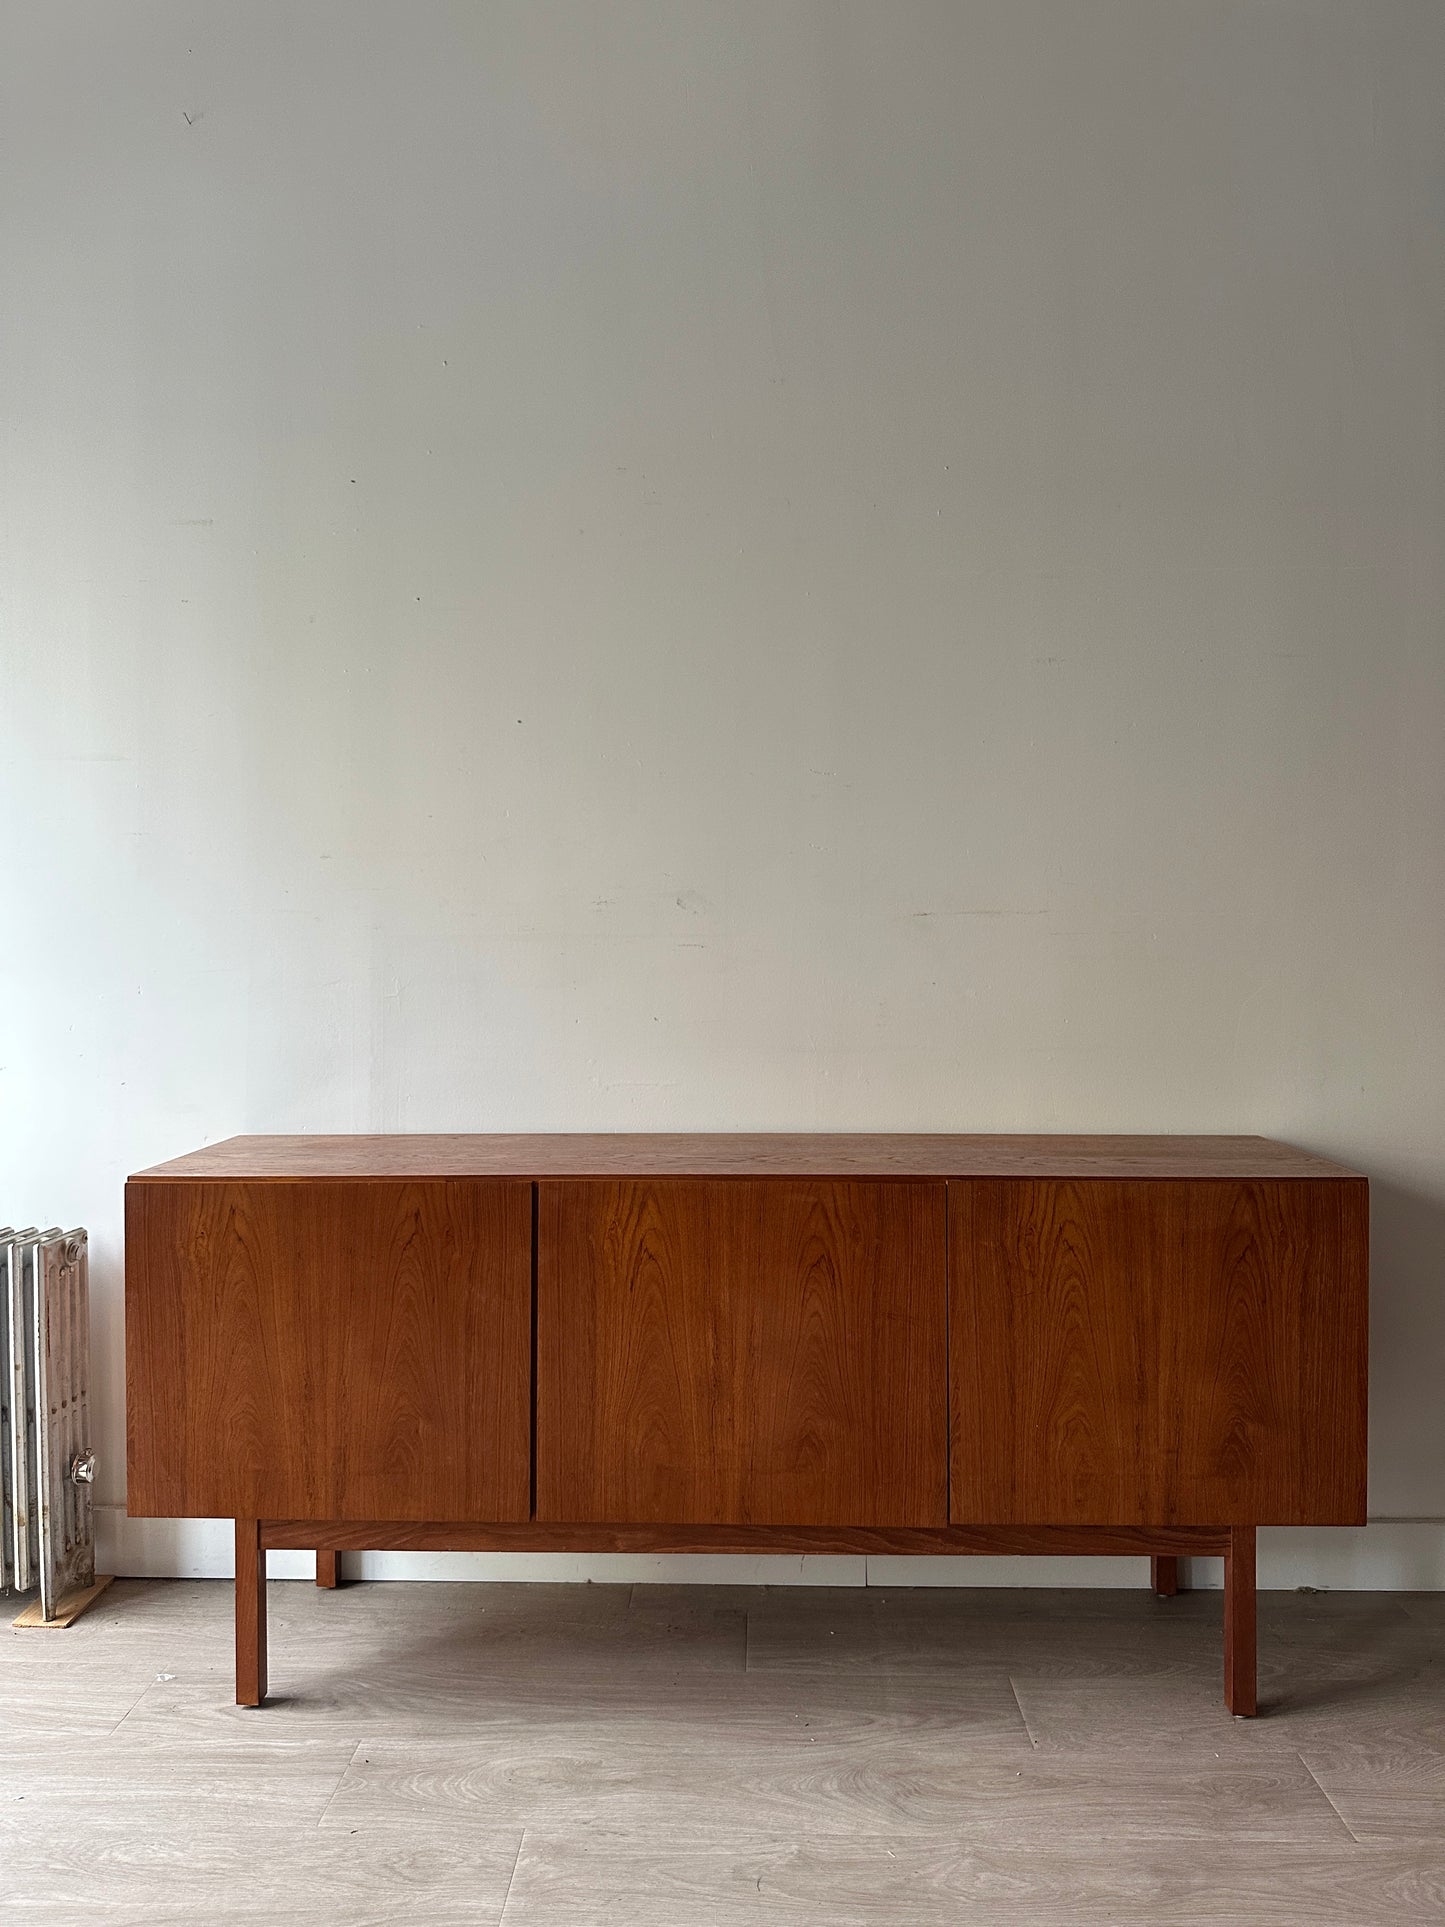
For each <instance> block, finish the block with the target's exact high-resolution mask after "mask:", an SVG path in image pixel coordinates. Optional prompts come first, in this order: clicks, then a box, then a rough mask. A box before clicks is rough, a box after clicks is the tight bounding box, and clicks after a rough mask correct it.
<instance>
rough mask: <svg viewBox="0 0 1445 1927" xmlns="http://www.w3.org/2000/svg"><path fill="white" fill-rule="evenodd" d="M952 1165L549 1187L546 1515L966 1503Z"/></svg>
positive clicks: (742, 1516) (916, 1521)
mask: <svg viewBox="0 0 1445 1927" xmlns="http://www.w3.org/2000/svg"><path fill="white" fill-rule="evenodd" d="M944 1317H945V1289H944V1190H943V1187H942V1185H939V1184H912V1183H892V1184H864V1183H849V1184H842V1183H834V1182H825V1181H814V1182H804V1183H800V1182H793V1183H771V1184H759V1183H753V1182H749V1181H745V1180H744V1181H740V1180H725V1181H717V1182H692V1181H669V1180H658V1181H655V1182H646V1181H639V1182H619V1183H605V1184H578V1183H564V1184H545V1185H542V1186H541V1187H540V1192H539V1205H538V1249H537V1330H538V1356H537V1517H538V1518H539V1519H541V1520H552V1521H567V1522H572V1523H581V1522H587V1521H594V1520H595V1521H608V1522H644V1523H656V1524H666V1525H672V1526H686V1525H698V1524H740V1525H742V1524H751V1525H853V1526H867V1525H900V1526H902V1525H942V1524H944V1523H945V1522H946V1520H947V1494H946V1484H945V1481H946V1475H947V1465H946V1453H945V1449H944V1443H943V1433H944V1420H945V1413H946V1389H945V1370H946V1345H945V1336H944Z"/></svg>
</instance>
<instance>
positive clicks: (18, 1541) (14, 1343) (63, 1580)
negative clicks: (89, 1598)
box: [0, 1229, 95, 1619]
mask: <svg viewBox="0 0 1445 1927" xmlns="http://www.w3.org/2000/svg"><path fill="white" fill-rule="evenodd" d="M89 1382H90V1277H89V1266H88V1260H87V1251H86V1236H85V1233H84V1232H83V1231H59V1230H54V1231H36V1230H33V1229H32V1230H29V1231H8V1230H0V1593H6V1592H9V1591H11V1590H12V1589H13V1590H14V1591H17V1592H28V1591H29V1590H30V1588H31V1587H32V1586H36V1585H38V1586H39V1588H40V1609H41V1613H42V1615H43V1616H44V1617H45V1618H46V1619H50V1618H53V1617H54V1615H55V1612H56V1608H57V1607H58V1606H59V1604H60V1602H61V1601H62V1600H63V1599H65V1598H66V1597H67V1596H68V1595H69V1594H70V1593H73V1592H77V1591H79V1590H80V1589H81V1588H83V1587H85V1586H89V1585H92V1584H93V1583H94V1580H95V1524H94V1519H93V1515H92V1508H91V1484H92V1481H93V1480H94V1478H95V1456H94V1454H93V1453H92V1451H91V1449H90V1431H89V1428H90V1413H89V1397H88V1393H89Z"/></svg>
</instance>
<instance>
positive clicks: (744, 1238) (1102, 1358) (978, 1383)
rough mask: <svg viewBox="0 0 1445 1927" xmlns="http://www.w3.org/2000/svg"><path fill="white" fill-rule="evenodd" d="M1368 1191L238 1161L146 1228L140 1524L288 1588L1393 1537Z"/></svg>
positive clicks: (1311, 1176) (1238, 1662)
mask: <svg viewBox="0 0 1445 1927" xmlns="http://www.w3.org/2000/svg"><path fill="white" fill-rule="evenodd" d="M1367 1212H1368V1203H1367V1187H1366V1183H1365V1180H1364V1179H1363V1178H1362V1177H1361V1176H1359V1175H1358V1174H1357V1173H1355V1172H1353V1171H1348V1170H1345V1169H1343V1168H1342V1167H1341V1166H1339V1165H1336V1164H1332V1163H1329V1162H1327V1161H1326V1160H1325V1159H1323V1158H1319V1157H1315V1156H1312V1155H1310V1154H1309V1153H1307V1152H1303V1151H1297V1150H1293V1149H1291V1148H1290V1147H1288V1146H1286V1145H1281V1144H1275V1143H1272V1142H1270V1141H1269V1140H1267V1139H1264V1138H1221V1137H1198V1138H1179V1137H1171V1138H1162V1137H1161V1138H1135V1137H934V1136H928V1137H921V1136H868V1137H859V1136H845V1135H828V1136H807V1137H801V1136H727V1137H724V1136H667V1137H628V1136H602V1137H581V1136H545V1137H461V1136H457V1137H428V1136H408V1137H305V1138H296V1137H289V1138H288V1137H273V1138H264V1137H251V1138H232V1139H230V1140H228V1141H227V1142H225V1143H222V1144H217V1145H213V1146H211V1147H209V1148H208V1149H206V1150H202V1151H197V1152H194V1153H193V1154H191V1155H190V1156H188V1157H182V1158H177V1159H176V1160H174V1161H173V1162H171V1163H169V1164H162V1165H157V1166H156V1167H155V1168H154V1169H152V1170H149V1171H143V1172H141V1173H139V1174H138V1175H137V1176H135V1177H133V1178H132V1179H131V1180H130V1181H129V1183H128V1184H127V1186H126V1358H127V1378H128V1384H127V1416H128V1455H129V1509H130V1512H131V1513H132V1515H135V1516H157V1515H161V1516H167V1517H179V1516H184V1517H196V1516H218V1515H219V1516H222V1517H227V1518H233V1519H234V1520H235V1521H236V1630H237V1649H236V1660H237V1679H236V1691H237V1699H238V1701H240V1703H242V1704H243V1705H259V1704H260V1703H261V1701H262V1700H263V1699H264V1698H265V1693H266V1621H265V1570H266V1554H267V1551H268V1549H271V1548H278V1547H298V1546H299V1547H314V1548H316V1551H317V1574H318V1579H319V1580H320V1581H321V1582H322V1583H334V1580H335V1574H336V1555H337V1553H338V1552H340V1551H343V1550H346V1549H354V1548H363V1549H364V1548H398V1549H399V1548H455V1549H468V1548H477V1549H505V1550H518V1551H522V1550H552V1549H556V1550H575V1551H603V1550H606V1551H614V1550H646V1551H660V1550H676V1551H686V1552H697V1551H719V1552H726V1551H738V1550H779V1551H791V1552H859V1553H880V1554H881V1553H898V1552H903V1553H923V1552H935V1553H958V1552H995V1553H996V1552H1029V1553H1035V1552H1037V1553H1043V1552H1100V1553H1119V1552H1126V1553H1140V1554H1146V1555H1149V1556H1151V1557H1152V1559H1153V1561H1154V1569H1153V1576H1154V1583H1155V1586H1156V1589H1157V1590H1159V1591H1161V1592H1169V1591H1172V1590H1173V1589H1174V1585H1175V1583H1176V1577H1175V1575H1176V1562H1177V1560H1178V1557H1179V1555H1181V1554H1191V1553H1195V1554H1205V1555H1211V1554H1213V1555H1222V1556H1223V1559H1224V1562H1225V1589H1224V1622H1225V1699H1226V1703H1227V1704H1228V1706H1229V1707H1230V1708H1231V1710H1232V1711H1234V1712H1236V1713H1252V1712H1253V1711H1254V1710H1255V1634H1254V1625H1255V1620H1254V1544H1255V1528H1256V1527H1257V1526H1259V1525H1358V1524H1361V1523H1363V1521H1364V1518H1365V1431H1366V1344H1367V1332H1368V1309H1369V1308H1368V1254H1367V1247H1368V1236H1367Z"/></svg>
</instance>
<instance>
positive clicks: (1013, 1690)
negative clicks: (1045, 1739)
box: [1008, 1673, 1039, 1753]
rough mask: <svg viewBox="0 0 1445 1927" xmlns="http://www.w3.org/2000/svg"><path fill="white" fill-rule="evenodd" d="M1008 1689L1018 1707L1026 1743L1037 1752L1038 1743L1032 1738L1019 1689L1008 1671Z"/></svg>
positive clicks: (1032, 1734)
mask: <svg viewBox="0 0 1445 1927" xmlns="http://www.w3.org/2000/svg"><path fill="white" fill-rule="evenodd" d="M1008 1689H1009V1691H1010V1692H1011V1693H1012V1694H1013V1696H1014V1705H1015V1706H1016V1707H1017V1708H1018V1709H1019V1718H1020V1719H1021V1720H1022V1721H1023V1723H1024V1733H1025V1734H1026V1736H1027V1738H1028V1743H1029V1745H1030V1746H1031V1747H1032V1748H1033V1749H1034V1751H1035V1752H1036V1753H1037V1752H1038V1750H1039V1743H1038V1741H1037V1740H1036V1739H1035V1738H1034V1729H1033V1728H1032V1727H1031V1726H1030V1725H1029V1716H1028V1714H1027V1713H1026V1712H1025V1711H1024V1703H1023V1701H1022V1700H1021V1699H1020V1698H1019V1689H1018V1688H1017V1686H1015V1685H1014V1678H1013V1674H1012V1673H1010V1674H1009V1676H1008Z"/></svg>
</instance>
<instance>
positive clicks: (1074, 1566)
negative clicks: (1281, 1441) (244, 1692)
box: [96, 1506, 1445, 1592]
mask: <svg viewBox="0 0 1445 1927" xmlns="http://www.w3.org/2000/svg"><path fill="white" fill-rule="evenodd" d="M345 1556H346V1562H347V1570H348V1572H349V1574H350V1575H351V1576H352V1577H355V1578H358V1579H424V1580H476V1581H495V1580H511V1581H529V1582H550V1583H553V1584H557V1583H567V1584H573V1585H589V1584H590V1585H644V1584H649V1583H651V1584H657V1585H709V1584H710V1585H733V1586H1024V1587H1030V1586H1112V1587H1137V1586H1141V1585H1145V1584H1147V1583H1148V1560H1147V1559H1144V1558H1114V1557H1103V1558H1100V1557H1094V1558H1059V1557H1054V1556H1048V1557H1030V1558H997V1557H992V1556H981V1555H975V1556H970V1557H965V1558H954V1557H952V1556H950V1555H942V1556H930V1557H924V1558H916V1557H914V1558H910V1557H896V1556H893V1557H879V1556H875V1555H870V1556H866V1557H865V1556H863V1555H861V1554H794V1553H701V1554H698V1553H576V1552H351V1553H347V1554H346V1555H345ZM234 1558H235V1546H234V1534H233V1531H232V1525H231V1521H230V1520H229V1519H132V1518H131V1517H130V1516H129V1515H128V1514H127V1513H126V1511H125V1510H124V1508H123V1507H120V1506H98V1507H97V1508H96V1564H97V1565H98V1566H99V1567H100V1568H102V1569H103V1570H104V1571H106V1572H113V1573H116V1574H118V1575H123V1576H125V1577H127V1578H144V1579H229V1578H230V1577H231V1574H232V1562H233V1560H234ZM1221 1565H1222V1562H1221V1561H1220V1560H1218V1559H1193V1560H1191V1561H1190V1567H1191V1572H1190V1583H1191V1584H1192V1585H1194V1586H1196V1587H1217V1586H1219V1585H1220V1584H1221V1583H1222V1574H1221ZM267 1568H268V1570H269V1572H270V1573H271V1575H272V1576H273V1577H274V1578H277V1579H311V1578H312V1577H313V1576H314V1574H315V1561H314V1558H313V1556H312V1555H311V1554H310V1553H309V1552H272V1553H270V1554H269V1555H268V1557H267ZM1259 1585H1260V1588H1261V1590H1262V1591H1266V1592H1288V1591H1293V1590H1295V1589H1297V1588H1299V1587H1302V1586H1308V1587H1314V1588H1316V1589H1317V1590H1319V1591H1321V1592H1440V1591H1445V1520H1442V1519H1380V1520H1376V1521H1374V1522H1373V1523H1372V1524H1370V1525H1367V1526H1358V1527H1355V1526H1344V1527H1332V1528H1316V1527H1295V1526H1288V1527H1286V1526H1279V1527H1265V1528H1262V1529H1261V1531H1260V1535H1259Z"/></svg>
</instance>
